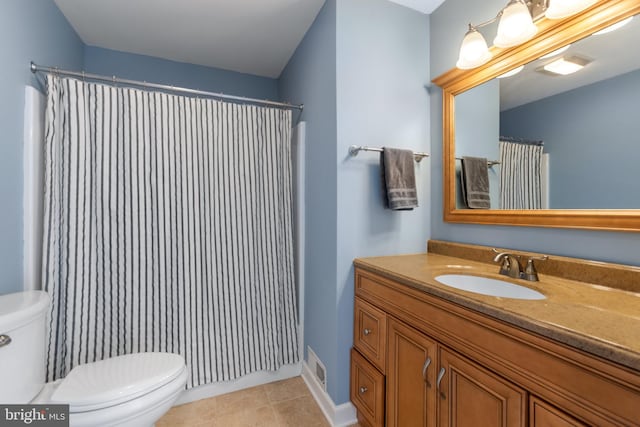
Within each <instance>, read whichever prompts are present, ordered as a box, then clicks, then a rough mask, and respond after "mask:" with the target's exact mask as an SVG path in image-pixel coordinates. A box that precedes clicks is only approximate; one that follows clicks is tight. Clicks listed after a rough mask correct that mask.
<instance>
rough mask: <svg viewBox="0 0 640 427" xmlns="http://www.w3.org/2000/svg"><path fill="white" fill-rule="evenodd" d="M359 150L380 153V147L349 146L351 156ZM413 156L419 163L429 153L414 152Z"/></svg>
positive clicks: (355, 154)
mask: <svg viewBox="0 0 640 427" xmlns="http://www.w3.org/2000/svg"><path fill="white" fill-rule="evenodd" d="M360 151H375V152H378V153H382V148H376V147H365V146H362V145H352V146H350V147H349V155H351V156H357V155H358V153H359V152H360ZM413 156H414V157H415V160H416V162H418V163H420V161H421V160H422V159H424V158H425V157H429V154H427V153H420V152H415V153H413Z"/></svg>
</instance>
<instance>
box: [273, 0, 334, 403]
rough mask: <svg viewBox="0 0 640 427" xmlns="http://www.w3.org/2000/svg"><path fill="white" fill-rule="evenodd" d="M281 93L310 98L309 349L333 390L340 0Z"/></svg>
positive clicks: (312, 34) (318, 24) (317, 25)
mask: <svg viewBox="0 0 640 427" xmlns="http://www.w3.org/2000/svg"><path fill="white" fill-rule="evenodd" d="M279 90H280V97H281V98H282V99H288V100H290V101H291V102H293V103H296V104H304V112H303V115H302V119H303V120H305V121H306V122H307V128H306V141H305V144H306V153H305V154H306V160H305V179H306V189H305V194H306V200H305V209H306V218H305V221H306V228H305V239H306V247H305V257H306V264H305V308H304V313H305V318H304V328H305V329H304V339H305V350H306V346H307V345H309V346H311V348H313V350H314V351H315V352H316V354H317V355H318V357H319V358H320V359H321V360H322V362H323V363H324V364H325V367H326V368H327V372H328V375H329V379H328V384H329V387H330V391H331V390H333V389H334V387H335V372H336V369H337V368H336V363H337V334H338V329H342V325H340V326H339V325H338V323H337V316H336V284H335V277H336V245H337V234H336V223H337V219H336V211H337V207H336V206H337V201H336V191H337V175H336V162H335V158H336V137H337V136H336V135H337V131H336V0H327V2H326V3H325V5H324V6H323V7H322V9H321V10H320V13H319V14H318V16H317V17H316V20H315V22H314V23H313V25H312V26H311V28H310V29H309V31H308V32H307V34H306V35H305V37H304V39H303V40H302V42H301V43H300V45H299V46H298V48H297V49H296V51H295V53H294V55H293V56H292V58H291V59H290V60H289V63H288V64H287V66H286V67H285V69H284V71H283V73H282V75H281V76H280V81H279Z"/></svg>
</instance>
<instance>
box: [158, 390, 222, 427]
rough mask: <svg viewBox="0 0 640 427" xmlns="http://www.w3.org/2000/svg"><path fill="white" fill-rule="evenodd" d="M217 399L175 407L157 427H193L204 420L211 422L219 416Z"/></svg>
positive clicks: (159, 421)
mask: <svg viewBox="0 0 640 427" xmlns="http://www.w3.org/2000/svg"><path fill="white" fill-rule="evenodd" d="M217 414H218V411H217V400H216V398H215V397H214V398H211V399H202V400H198V401H195V402H192V403H187V404H184V405H180V406H175V407H173V408H171V410H169V412H167V413H166V414H165V415H164V416H163V417H162V418H161V419H160V420H158V422H157V423H156V426H157V427H165V426H166V427H173V426H175V427H181V426H193V425H196V424H198V423H200V422H202V421H203V420H205V421H206V420H210V419H212V418H214V417H215V416H217Z"/></svg>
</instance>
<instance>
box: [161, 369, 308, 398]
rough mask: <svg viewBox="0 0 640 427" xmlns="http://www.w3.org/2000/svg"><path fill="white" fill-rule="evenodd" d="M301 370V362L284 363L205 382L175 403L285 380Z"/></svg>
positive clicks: (185, 393) (297, 374)
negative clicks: (269, 370) (273, 369)
mask: <svg viewBox="0 0 640 427" xmlns="http://www.w3.org/2000/svg"><path fill="white" fill-rule="evenodd" d="M301 371H302V362H298V363H295V364H293V365H284V366H283V367H281V368H280V369H278V370H277V371H274V372H268V371H262V372H254V373H252V374H249V375H245V376H244V377H241V378H238V379H236V380H232V381H225V382H219V383H213V384H205V385H201V386H199V387H194V388H192V389H189V390H186V391H185V392H184V393H182V395H181V396H180V397H179V398H178V400H177V401H176V403H175V404H174V406H175V405H182V404H184V403H189V402H195V401H196V400H201V399H208V398H210V397H215V396H218V395H221V394H226V393H231V392H234V391H238V390H242V389H245V388H250V387H255V386H258V385H262V384H267V383H272V382H274V381H280V380H286V379H288V378H293V377H297V376H300V373H301Z"/></svg>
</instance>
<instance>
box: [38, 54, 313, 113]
mask: <svg viewBox="0 0 640 427" xmlns="http://www.w3.org/2000/svg"><path fill="white" fill-rule="evenodd" d="M30 68H31V72H32V73H34V74H35V73H36V72H38V71H40V72H44V73H49V74H59V75H64V76H72V77H80V78H82V79H89V80H97V81H103V82H110V83H121V84H125V85H131V86H140V87H149V88H153V89H161V90H166V91H171V92H181V93H189V94H192V95H204V96H209V97H212V98H221V99H230V100H233V101H246V102H249V103H252V104H263V105H271V106H274V107H280V108H291V109H295V110H300V111H302V110H303V109H304V104H300V105H294V104H288V103H286V102H276V101H269V100H267V99H256V98H247V97H244V96H235V95H225V94H224V93H216V92H207V91H204V90H197V89H189V88H184V87H176V86H169V85H163V84H158V83H147V82H141V81H138V80H128V79H121V78H117V77H116V76H112V77H109V76H101V75H99V74H90V73H85V72H84V71H81V72H78V71H69V70H61V69H59V68H55V67H45V66H42V65H37V64H35V63H34V62H33V61H32V62H31V66H30Z"/></svg>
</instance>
